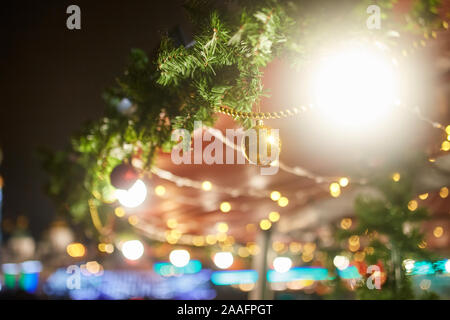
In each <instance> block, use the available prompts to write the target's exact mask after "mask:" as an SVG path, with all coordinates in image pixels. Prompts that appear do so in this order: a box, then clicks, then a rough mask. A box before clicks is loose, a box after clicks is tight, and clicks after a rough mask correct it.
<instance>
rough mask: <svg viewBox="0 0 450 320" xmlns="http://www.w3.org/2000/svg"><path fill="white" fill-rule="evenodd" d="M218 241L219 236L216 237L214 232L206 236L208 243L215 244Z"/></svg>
mask: <svg viewBox="0 0 450 320" xmlns="http://www.w3.org/2000/svg"><path fill="white" fill-rule="evenodd" d="M216 242H217V238H216V236H215V235H213V234H208V235H207V236H206V243H207V244H209V245H213V244H215V243H216Z"/></svg>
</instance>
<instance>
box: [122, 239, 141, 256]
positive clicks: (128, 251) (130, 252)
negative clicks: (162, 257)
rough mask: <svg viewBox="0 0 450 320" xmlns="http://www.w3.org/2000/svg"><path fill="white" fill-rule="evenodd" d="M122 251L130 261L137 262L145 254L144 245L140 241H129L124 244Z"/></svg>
mask: <svg viewBox="0 0 450 320" xmlns="http://www.w3.org/2000/svg"><path fill="white" fill-rule="evenodd" d="M121 250H122V254H123V256H124V257H125V258H127V259H128V260H137V259H139V258H140V257H142V255H143V254H144V245H143V244H142V242H140V241H139V240H129V241H126V242H124V243H123V244H122V247H121Z"/></svg>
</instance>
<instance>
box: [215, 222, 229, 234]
mask: <svg viewBox="0 0 450 320" xmlns="http://www.w3.org/2000/svg"><path fill="white" fill-rule="evenodd" d="M216 228H217V231H219V232H221V233H226V232H227V231H228V224H226V223H225V222H219V223H218V224H217V227H216Z"/></svg>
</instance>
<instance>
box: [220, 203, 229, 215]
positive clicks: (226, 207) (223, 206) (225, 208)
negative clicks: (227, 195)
mask: <svg viewBox="0 0 450 320" xmlns="http://www.w3.org/2000/svg"><path fill="white" fill-rule="evenodd" d="M230 210H231V204H230V203H229V202H226V201H224V202H222V203H221V204H220V211H222V212H224V213H227V212H230Z"/></svg>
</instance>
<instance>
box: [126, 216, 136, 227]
mask: <svg viewBox="0 0 450 320" xmlns="http://www.w3.org/2000/svg"><path fill="white" fill-rule="evenodd" d="M138 222H139V218H138V217H137V216H135V215H132V216H129V217H128V223H129V224H131V225H132V226H135V225H137V224H138Z"/></svg>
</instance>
